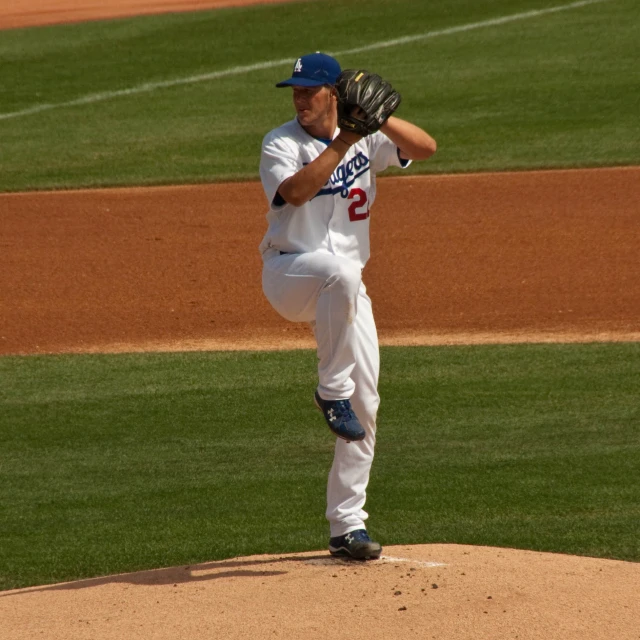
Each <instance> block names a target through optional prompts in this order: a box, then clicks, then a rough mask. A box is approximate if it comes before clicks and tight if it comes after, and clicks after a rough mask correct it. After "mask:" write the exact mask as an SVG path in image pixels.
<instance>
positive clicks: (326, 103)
mask: <svg viewBox="0 0 640 640" xmlns="http://www.w3.org/2000/svg"><path fill="white" fill-rule="evenodd" d="M334 102H335V100H334V99H333V92H332V91H331V89H330V88H329V87H327V86H320V87H295V86H294V87H293V106H294V107H295V109H296V114H297V116H298V122H299V123H300V124H301V125H302V126H303V127H305V128H308V127H314V126H317V125H319V124H321V123H323V122H325V121H326V120H327V119H328V118H330V117H331V114H332V113H333V107H334Z"/></svg>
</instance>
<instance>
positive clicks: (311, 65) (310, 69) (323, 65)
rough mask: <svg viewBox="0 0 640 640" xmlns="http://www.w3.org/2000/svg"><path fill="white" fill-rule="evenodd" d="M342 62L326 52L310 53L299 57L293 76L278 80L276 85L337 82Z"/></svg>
mask: <svg viewBox="0 0 640 640" xmlns="http://www.w3.org/2000/svg"><path fill="white" fill-rule="evenodd" d="M340 71H341V69H340V64H339V63H338V61H337V60H336V59H335V58H332V57H331V56H328V55H327V54H326V53H320V52H319V51H316V52H315V53H309V54H308V55H306V56H302V58H298V59H297V60H296V62H295V64H294V65H293V73H292V74H291V77H290V78H288V79H287V80H283V81H282V82H278V84H277V85H276V87H290V86H293V85H296V86H299V87H317V86H319V85H322V84H335V83H336V80H337V79H338V76H339V75H340Z"/></svg>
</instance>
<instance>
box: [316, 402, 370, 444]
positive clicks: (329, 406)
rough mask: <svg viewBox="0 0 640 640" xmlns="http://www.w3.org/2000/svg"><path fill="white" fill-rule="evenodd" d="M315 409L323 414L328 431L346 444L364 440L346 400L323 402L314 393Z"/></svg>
mask: <svg viewBox="0 0 640 640" xmlns="http://www.w3.org/2000/svg"><path fill="white" fill-rule="evenodd" d="M314 400H315V403H316V407H318V409H320V411H322V413H323V414H324V419H325V420H326V421H327V424H328V425H329V429H331V431H333V433H335V435H336V436H338V438H342V439H343V440H346V441H347V442H352V441H357V440H364V437H365V435H366V433H365V430H364V429H363V428H362V425H361V424H360V422H359V421H358V418H357V417H356V414H355V413H354V412H353V409H352V408H351V403H350V402H349V401H348V400H323V399H322V398H321V397H320V396H319V395H318V392H317V391H316V394H315V397H314Z"/></svg>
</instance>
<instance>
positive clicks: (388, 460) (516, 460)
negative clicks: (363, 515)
mask: <svg viewBox="0 0 640 640" xmlns="http://www.w3.org/2000/svg"><path fill="white" fill-rule="evenodd" d="M639 357H640V344H637V343H626V344H625V343H620V344H589V345H506V346H469V347H441V348H436V347H430V348H412V349H404V348H384V349H383V350H382V377H381V385H380V388H381V395H382V405H381V409H380V414H379V434H378V448H377V455H376V460H375V462H374V469H373V475H372V479H371V484H370V487H369V498H368V510H369V512H370V514H371V519H370V523H369V526H370V528H371V530H372V532H374V533H375V535H376V537H377V538H379V539H380V540H381V541H382V542H383V544H386V545H391V544H417V543H429V542H445V543H467V544H483V545H496V546H508V547H515V548H526V549H536V550H544V551H556V552H565V553H572V554H579V555H590V556H599V557H608V558H618V559H626V560H634V561H638V560H639V559H640V548H639V542H638V537H637V528H638V522H639V521H640V511H639V507H638V505H639V504H640V481H639V479H638V474H637V471H636V468H637V459H638V455H639V454H640V438H639V434H638V425H639V424H640V413H639V408H638V404H637V376H638V364H637V363H638V361H639ZM315 368H316V356H315V353H314V352H313V351H293V352H282V353H228V352H227V353H215V352H210V353H177V354H138V355H119V356H106V355H101V356H98V355H91V356H89V355H87V356H46V357H40V356H34V357H4V358H2V359H0V377H1V378H2V380H3V388H2V390H1V394H2V395H1V396H0V398H1V404H2V407H1V409H2V411H1V412H0V439H1V441H2V447H0V486H2V488H3V489H2V490H3V495H2V500H1V501H0V537H1V538H2V545H0V588H2V589H9V588H14V587H21V586H28V585H34V584H43V583H50V582H58V581H64V580H73V579H76V578H83V577H90V576H96V575H104V574H112V573H118V572H125V571H134V570H138V569H144V568H152V567H163V566H173V565H179V564H188V563H192V562H198V561H206V560H215V559H220V558H226V557H232V556H238V555H248V554H254V553H280V552H295V551H303V550H313V549H324V548H325V547H326V544H327V523H326V522H325V520H324V507H325V503H324V497H325V483H326V476H327V472H328V469H329V466H330V464H331V459H332V453H333V440H332V438H331V435H330V433H329V431H328V429H327V428H326V426H325V425H324V423H323V422H322V418H321V416H320V414H319V413H318V412H317V411H316V410H315V409H314V407H313V403H312V400H311V399H312V393H313V389H314V388H315V384H316V371H315Z"/></svg>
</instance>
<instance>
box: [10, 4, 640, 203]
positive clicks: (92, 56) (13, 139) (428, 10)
mask: <svg viewBox="0 0 640 640" xmlns="http://www.w3.org/2000/svg"><path fill="white" fill-rule="evenodd" d="M569 4H571V3H567V5H569ZM558 6H560V5H558V3H557V2H556V3H553V2H544V1H543V0H518V1H517V2H513V1H507V0H492V2H491V3H490V4H489V3H472V2H469V1H468V0H447V1H445V0H435V1H434V2H430V3H423V2H415V1H414V0H397V1H396V2H394V3H389V2H388V1H387V0H370V2H369V3H368V4H367V21H366V23H365V24H363V23H362V20H361V19H360V18H361V8H360V6H359V5H358V4H357V3H352V2H348V3H345V2H339V1H338V0H326V2H322V3H300V4H298V3H292V4H287V5H281V6H278V5H270V6H269V7H254V8H251V9H244V10H233V11H231V10H228V11H214V12H196V13H195V14H173V15H170V16H153V17H146V18H138V19H131V20H118V21H111V22H104V23H91V24H86V25H73V26H71V25H68V26H59V27H51V28H41V29H26V30H18V31H11V32H4V33H3V34H2V37H1V38H0V57H1V58H2V60H3V61H6V62H7V64H6V65H4V66H3V76H2V79H1V80H0V85H1V86H2V89H3V90H2V91H0V112H1V113H4V114H8V113H15V112H21V111H24V110H29V109H32V108H34V107H37V105H42V104H47V105H58V104H68V103H71V102H74V101H85V100H87V96H89V99H90V100H92V99H93V97H95V96H97V97H98V99H99V101H97V102H87V103H83V104H75V105H74V106H67V107H65V108H64V109H58V108H55V109H48V110H45V111H42V112H41V113H38V114H35V115H32V116H29V117H16V118H10V119H5V120H0V136H1V137H2V140H3V148H2V154H0V176H1V178H0V190H2V191H24V190H30V189H58V188H74V187H92V186H118V185H141V184H175V183H199V182H211V181H226V180H246V179H255V178H257V174H258V171H257V165H258V156H259V150H260V142H261V140H262V138H263V136H264V135H265V133H266V132H267V131H269V130H270V129H272V128H273V127H275V126H277V125H278V124H281V123H282V122H284V121H286V120H289V119H290V118H291V117H292V115H293V111H292V106H291V100H290V95H289V93H290V92H287V91H286V90H284V91H281V90H276V89H275V88H274V84H275V83H276V82H277V81H278V80H281V79H282V73H284V71H285V70H288V69H290V67H289V66H288V65H290V64H291V62H292V61H293V60H294V59H295V58H296V56H298V55H300V54H301V53H303V52H305V51H308V50H323V51H330V52H341V54H340V62H341V63H342V65H343V66H345V67H356V66H357V67H360V66H362V67H364V68H370V69H372V70H375V71H376V72H378V73H380V74H381V75H383V76H385V77H388V78H389V79H390V80H391V81H392V82H393V84H394V86H395V87H396V88H397V89H398V90H399V91H400V93H401V94H402V96H403V101H402V104H401V106H400V109H399V111H398V115H399V116H400V117H404V118H406V119H408V120H411V121H413V122H416V123H417V124H419V125H420V126H423V127H424V128H425V129H426V130H427V131H429V133H431V134H432V135H433V136H434V137H435V138H436V140H437V141H438V153H437V154H436V155H435V156H434V157H433V158H432V159H430V160H429V161H428V162H416V163H414V164H413V165H412V166H411V167H409V169H408V170H407V172H408V173H424V172H427V173H452V172H467V171H487V170H492V171H496V170H513V169H526V168H560V167H575V166H589V167H592V166H604V165H607V166H612V165H628V164H638V163H640V147H639V146H638V145H637V144H635V141H636V139H637V136H636V135H635V133H636V129H637V115H636V111H637V104H638V100H640V83H638V82H637V81H636V80H637V64H636V60H635V51H636V49H637V46H636V40H637V37H636V35H637V34H636V33H635V29H634V24H635V23H634V18H635V15H636V13H637V11H636V9H637V7H636V6H635V2H634V0H609V1H604V2H598V3H595V4H591V5H588V6H587V5H584V6H580V7H578V8H575V9H574V10H558V11H555V12H553V13H551V12H549V13H546V14H544V15H540V16H539V17H537V18H535V19H521V20H512V21H511V22H510V23H508V24H499V25H495V26H493V27H487V28H471V27H472V26H473V25H476V24H485V23H487V21H492V20H494V21H496V20H503V19H504V20H507V19H510V17H512V16H515V15H519V14H527V13H528V12H532V11H542V10H549V9H550V8H554V7H558ZM563 6H564V5H563ZM309 24H313V25H314V28H313V30H312V31H310V30H309ZM465 28H470V30H467V31H460V32H457V33H453V31H454V30H455V31H458V30H459V29H465ZM433 33H442V34H444V33H447V34H448V35H446V36H444V37H437V38H436V37H430V38H427V39H422V40H416V41H413V42H410V43H408V44H404V45H402V46H401V45H400V44H396V45H395V46H392V47H383V48H377V49H371V50H362V48H363V47H365V48H366V47H368V46H369V45H372V44H373V45H374V46H379V45H380V44H385V45H386V44H389V43H399V42H405V40H404V39H405V38H406V37H407V36H408V37H413V36H416V35H417V36H418V37H422V36H421V34H433ZM286 60H289V62H288V63H287V64H285V63H284V61H286ZM256 61H258V62H260V61H267V63H268V64H269V63H270V62H269V61H272V62H277V61H283V64H282V67H281V69H280V71H278V69H277V68H275V67H273V68H262V69H256V70H253V71H249V72H248V73H245V72H243V73H235V71H234V73H235V75H233V74H232V75H224V77H217V79H216V80H215V81H208V82H204V81H202V82H195V83H187V84H180V85H176V86H166V83H167V82H168V83H172V82H175V81H179V82H182V81H183V80H184V79H185V78H187V79H188V78H202V77H211V76H210V74H228V72H229V70H234V69H235V70H238V69H240V70H243V69H249V68H252V69H253V68H254V66H255V65H256ZM136 87H145V88H149V89H151V90H149V91H147V92H146V93H144V92H143V93H137V94H135V95H131V96H130V97H129V98H124V97H123V98H121V99H103V98H105V97H108V96H112V95H113V94H114V92H122V94H123V95H125V94H126V92H128V91H130V90H131V89H132V88H133V89H135V88H136ZM158 87H163V88H162V89H159V88H158ZM92 96H93V97H92ZM389 173H396V171H395V170H394V169H391V170H390V171H389Z"/></svg>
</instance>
